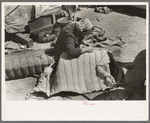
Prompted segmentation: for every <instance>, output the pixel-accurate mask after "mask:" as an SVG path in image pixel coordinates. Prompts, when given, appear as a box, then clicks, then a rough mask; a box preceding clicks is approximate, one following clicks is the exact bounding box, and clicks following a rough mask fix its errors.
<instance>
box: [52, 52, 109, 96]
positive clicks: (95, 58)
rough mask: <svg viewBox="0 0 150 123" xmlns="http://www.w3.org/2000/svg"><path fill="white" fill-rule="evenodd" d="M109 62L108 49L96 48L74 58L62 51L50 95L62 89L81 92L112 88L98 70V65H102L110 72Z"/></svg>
mask: <svg viewBox="0 0 150 123" xmlns="http://www.w3.org/2000/svg"><path fill="white" fill-rule="evenodd" d="M109 63H110V60H109V56H108V55H107V52H106V50H95V51H94V52H92V53H84V54H82V55H80V56H79V57H78V58H73V59H72V58H70V56H69V55H68V54H67V53H66V52H64V53H62V55H61V56H60V59H59V62H58V66H57V70H56V74H55V76H54V78H52V79H53V80H52V79H51V81H50V95H52V94H55V93H58V92H61V91H72V92H77V93H80V94H81V93H90V92H92V91H98V90H106V89H107V88H110V86H109V85H107V83H106V81H105V80H104V79H101V78H100V77H99V76H97V72H96V65H102V66H105V71H107V72H108V73H110V70H109ZM105 83H106V84H105Z"/></svg>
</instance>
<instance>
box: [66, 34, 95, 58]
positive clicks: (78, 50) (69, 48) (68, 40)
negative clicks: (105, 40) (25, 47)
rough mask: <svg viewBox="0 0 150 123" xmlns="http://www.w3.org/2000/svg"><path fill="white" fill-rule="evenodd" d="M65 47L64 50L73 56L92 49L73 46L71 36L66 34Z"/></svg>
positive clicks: (73, 42)
mask: <svg viewBox="0 0 150 123" xmlns="http://www.w3.org/2000/svg"><path fill="white" fill-rule="evenodd" d="M65 48H66V51H67V52H68V53H69V55H70V56H72V57H75V58H76V57H78V56H80V55H81V54H83V53H85V52H92V51H93V47H85V48H79V47H78V48H75V41H74V38H73V36H67V38H66V40H65Z"/></svg>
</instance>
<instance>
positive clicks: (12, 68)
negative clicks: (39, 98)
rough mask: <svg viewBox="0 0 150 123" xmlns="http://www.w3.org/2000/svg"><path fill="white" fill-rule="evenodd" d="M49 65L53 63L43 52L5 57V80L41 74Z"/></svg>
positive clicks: (21, 53)
mask: <svg viewBox="0 0 150 123" xmlns="http://www.w3.org/2000/svg"><path fill="white" fill-rule="evenodd" d="M51 63H53V58H52V57H50V56H48V55H46V54H45V53H44V50H38V51H25V52H20V53H14V54H9V55H6V56H5V75H6V76H5V79H6V80H12V79H19V78H24V77H28V76H32V75H33V74H41V73H42V72H43V71H44V69H45V67H47V66H49V65H50V64H51Z"/></svg>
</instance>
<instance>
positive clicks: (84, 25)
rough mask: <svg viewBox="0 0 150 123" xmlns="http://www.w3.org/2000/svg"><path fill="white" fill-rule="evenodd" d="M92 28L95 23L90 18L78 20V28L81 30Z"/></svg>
mask: <svg viewBox="0 0 150 123" xmlns="http://www.w3.org/2000/svg"><path fill="white" fill-rule="evenodd" d="M92 28H93V24H92V22H91V21H90V20H89V19H88V18H83V19H81V20H80V21H79V22H77V29H78V30H79V31H81V32H82V31H88V30H91V29H92Z"/></svg>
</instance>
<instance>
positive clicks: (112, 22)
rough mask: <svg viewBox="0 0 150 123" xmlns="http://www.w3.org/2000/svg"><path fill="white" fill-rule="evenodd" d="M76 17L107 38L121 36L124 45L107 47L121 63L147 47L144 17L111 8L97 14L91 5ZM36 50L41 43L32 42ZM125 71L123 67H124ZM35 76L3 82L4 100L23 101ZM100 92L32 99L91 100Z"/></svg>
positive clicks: (31, 86) (133, 57)
mask: <svg viewBox="0 0 150 123" xmlns="http://www.w3.org/2000/svg"><path fill="white" fill-rule="evenodd" d="M76 17H87V18H89V19H90V20H91V21H92V23H93V25H94V26H98V27H101V28H102V29H103V30H105V36H106V37H117V36H120V37H121V39H122V40H123V41H125V45H124V47H123V48H120V47H117V46H114V47H111V48H109V50H110V51H112V53H113V54H114V56H115V59H116V60H117V61H120V62H123V63H124V62H133V60H134V59H135V57H136V55H137V54H138V53H139V52H140V51H142V50H144V49H146V36H147V34H146V19H145V18H143V17H139V16H135V15H134V14H133V15H129V14H125V13H122V11H121V10H120V11H119V12H118V11H112V12H110V13H109V14H103V13H96V12H94V9H93V8H81V11H78V12H77V14H76ZM49 46H50V45H49V44H42V48H49ZM34 47H36V48H37V49H38V48H41V44H35V46H34ZM124 71H125V72H126V69H124ZM36 81H37V78H34V77H27V78H24V79H18V80H11V81H6V84H5V93H6V100H19V101H24V100H25V95H26V94H27V93H28V92H29V90H31V89H32V88H33V87H34V86H35V84H36ZM99 93H101V92H94V93H91V94H86V96H85V97H84V96H83V95H77V94H73V95H71V96H68V97H63V96H57V95H56V96H54V97H52V98H49V99H47V98H45V97H44V96H43V94H41V95H39V97H38V98H36V96H35V98H34V96H33V98H32V100H87V99H88V98H90V99H92V98H94V97H95V96H97V95H98V94H99Z"/></svg>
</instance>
